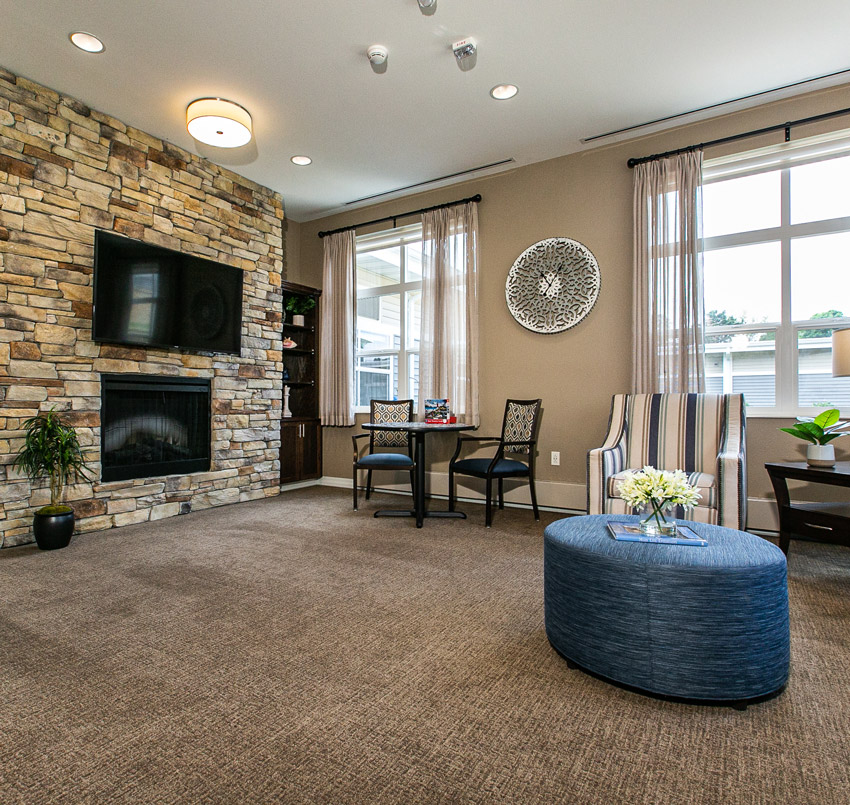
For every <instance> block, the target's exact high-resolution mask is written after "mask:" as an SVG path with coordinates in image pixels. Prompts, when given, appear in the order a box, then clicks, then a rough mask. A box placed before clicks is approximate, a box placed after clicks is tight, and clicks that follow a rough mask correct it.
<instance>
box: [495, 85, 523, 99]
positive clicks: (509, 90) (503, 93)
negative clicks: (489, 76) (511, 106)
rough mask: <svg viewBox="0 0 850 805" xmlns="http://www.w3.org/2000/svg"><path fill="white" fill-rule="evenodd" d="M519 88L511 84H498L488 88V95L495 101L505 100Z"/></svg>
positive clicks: (511, 96) (512, 95)
mask: <svg viewBox="0 0 850 805" xmlns="http://www.w3.org/2000/svg"><path fill="white" fill-rule="evenodd" d="M517 92H519V90H518V89H517V88H516V87H515V86H514V85H513V84H498V85H496V86H495V87H493V89H491V90H490V95H491V96H492V97H493V98H495V99H496V100H497V101H506V100H508V98H513V97H514V95H516V94H517Z"/></svg>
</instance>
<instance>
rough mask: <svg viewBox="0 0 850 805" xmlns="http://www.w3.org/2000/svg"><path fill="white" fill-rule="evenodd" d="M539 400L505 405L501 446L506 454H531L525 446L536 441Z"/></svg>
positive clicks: (509, 401) (517, 401)
mask: <svg viewBox="0 0 850 805" xmlns="http://www.w3.org/2000/svg"><path fill="white" fill-rule="evenodd" d="M540 405H541V400H508V402H507V404H506V405H505V418H504V420H503V422H502V444H503V445H504V447H505V450H506V451H507V452H508V453H525V454H526V455H528V454H529V453H531V448H530V447H529V445H527V444H513V442H512V440H516V441H518V442H529V441H534V440H536V439H537V426H538V420H539V416H540Z"/></svg>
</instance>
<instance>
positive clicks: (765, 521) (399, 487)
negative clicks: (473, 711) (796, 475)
mask: <svg viewBox="0 0 850 805" xmlns="http://www.w3.org/2000/svg"><path fill="white" fill-rule="evenodd" d="M477 481H478V479H472V478H469V477H468V476H463V477H461V476H458V477H457V492H458V497H457V499H458V500H461V501H463V502H465V503H484V493H483V484H484V482H483V481H480V482H478V483H477V484H476V482H477ZM470 482H471V483H470ZM426 485H427V488H428V490H429V494H430V496H431V497H433V498H438V499H446V498H448V496H449V495H448V492H449V476H448V473H445V472H429V473H426ZM505 485H506V486H507V487H508V488H507V489H506V490H505V505H506V506H512V507H515V508H521V509H530V508H531V503H530V502H529V497H528V484H527V483H524V482H521V481H515V482H511V481H508V480H506V482H505ZM308 486H333V487H338V488H340V489H351V478H340V477H335V476H332V475H325V476H323V477H321V478H318V479H317V480H315V481H301V482H299V483H295V484H286V485H283V486H281V487H280V490H281V492H284V491H288V490H292V489H302V488H304V487H308ZM476 486H478V487H479V488H476ZM373 489H374V490H375V491H376V492H386V493H388V494H391V495H409V494H410V483H409V482H408V481H407V479H406V478H405V480H404V481H403V482H402V481H399V482H398V483H386V482H381V484H380V486H375V487H373ZM537 501H538V503H539V506H540V509H541V510H543V511H551V512H563V513H564V514H585V513H586V512H587V488H586V487H585V485H584V484H570V483H563V482H560V481H537ZM747 529H748V530H750V531H759V532H765V533H768V534H775V533H777V532H778V531H779V515H778V513H777V509H776V501H775V500H771V499H770V498H749V500H748V502H747Z"/></svg>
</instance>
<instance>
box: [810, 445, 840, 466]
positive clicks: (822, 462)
mask: <svg viewBox="0 0 850 805" xmlns="http://www.w3.org/2000/svg"><path fill="white" fill-rule="evenodd" d="M806 461H807V462H808V464H809V466H811V467H834V466H835V447H834V446H833V445H831V444H810V445H809V446H808V447H807V448H806Z"/></svg>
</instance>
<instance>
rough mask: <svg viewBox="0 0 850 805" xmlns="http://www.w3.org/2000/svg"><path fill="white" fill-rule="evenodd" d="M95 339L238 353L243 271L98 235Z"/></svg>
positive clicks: (96, 243)
mask: <svg viewBox="0 0 850 805" xmlns="http://www.w3.org/2000/svg"><path fill="white" fill-rule="evenodd" d="M93 319H94V320H93V322H92V338H93V339H94V340H95V341H101V342H107V343H112V344H127V345H132V346H142V347H174V348H177V349H184V350H189V351H194V352H226V353H229V354H233V355H238V354H239V352H240V348H241V333H242V270H241V269H239V268H234V267H233V266H226V265H223V264H222V263H215V262H213V261H212V260H204V259H203V258H200V257H193V256H192V255H189V254H183V253H182V252H176V251H172V250H171V249H164V248H162V247H161V246H153V245H151V244H149V243H142V242H141V241H138V240H132V239H130V238H125V237H121V236H120V235H115V234H113V233H111V232H104V231H101V230H98V231H97V232H96V233H95V241H94V317H93Z"/></svg>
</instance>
